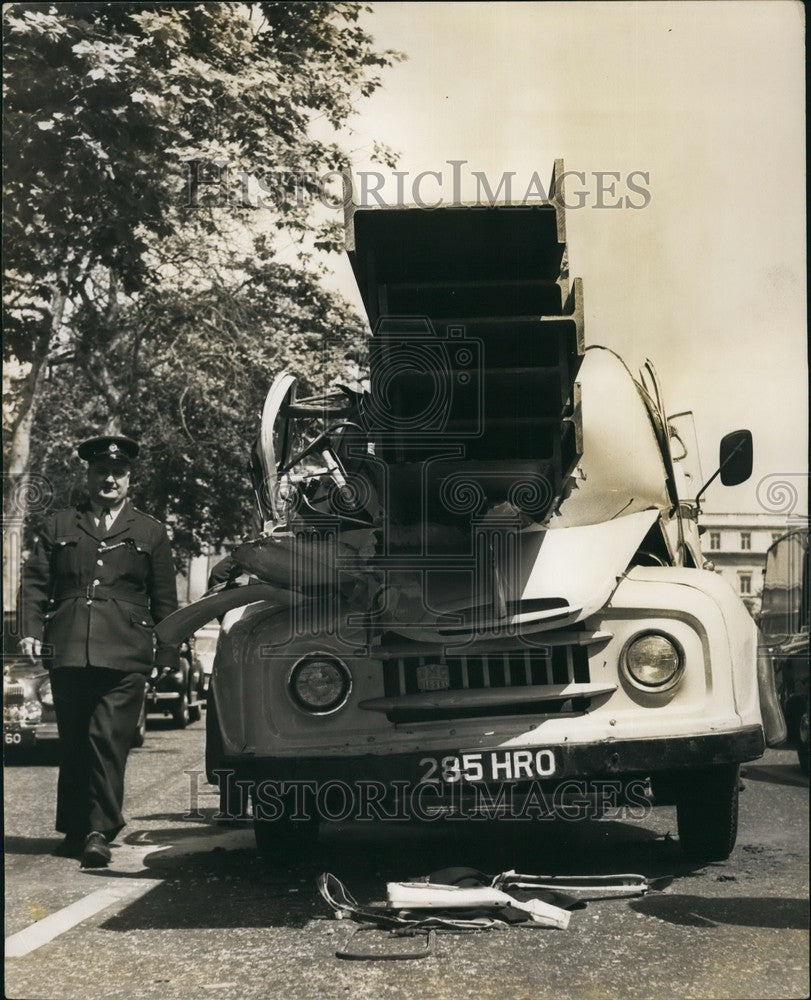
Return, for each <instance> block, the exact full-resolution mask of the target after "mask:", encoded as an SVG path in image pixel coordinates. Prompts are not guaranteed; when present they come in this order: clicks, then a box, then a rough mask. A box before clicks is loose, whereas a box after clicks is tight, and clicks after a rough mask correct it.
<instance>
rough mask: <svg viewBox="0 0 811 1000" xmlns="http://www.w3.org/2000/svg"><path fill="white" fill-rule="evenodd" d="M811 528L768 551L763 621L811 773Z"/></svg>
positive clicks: (794, 733)
mask: <svg viewBox="0 0 811 1000" xmlns="http://www.w3.org/2000/svg"><path fill="white" fill-rule="evenodd" d="M808 535H809V532H808V528H796V529H794V530H793V531H789V532H787V533H786V534H785V535H783V537H782V538H778V539H777V541H776V542H774V544H773V545H772V546H771V548H770V549H769V551H768V553H767V554H766V569H765V571H764V577H763V594H762V599H761V609H760V616H759V619H758V620H759V624H760V628H761V631H762V632H763V635H764V638H765V641H766V643H767V644H768V655H769V656H770V658H771V663H772V667H773V669H774V672H775V677H776V680H777V689H778V692H779V695H780V701H781V704H782V706H783V713H784V714H785V717H786V726H787V728H788V738H789V743H790V744H791V745H792V746H793V747H795V748H796V750H797V757H798V759H799V763H800V767H801V768H802V770H803V773H805V774H808V690H809V689H808V670H809V658H810V657H811V647H809V638H808V625H809V616H811V591H810V590H809V549H808Z"/></svg>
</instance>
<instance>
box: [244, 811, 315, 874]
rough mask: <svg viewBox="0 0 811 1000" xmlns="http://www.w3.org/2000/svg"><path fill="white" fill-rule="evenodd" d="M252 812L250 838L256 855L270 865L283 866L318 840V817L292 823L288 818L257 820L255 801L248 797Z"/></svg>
mask: <svg viewBox="0 0 811 1000" xmlns="http://www.w3.org/2000/svg"><path fill="white" fill-rule="evenodd" d="M251 803H252V806H253V811H254V818H253V835H254V839H255V841H256V850H257V852H258V853H259V856H260V857H261V858H263V859H264V860H265V861H267V862H270V863H271V864H286V863H288V862H289V861H290V860H291V858H298V857H300V856H301V855H302V854H304V853H305V852H306V851H307V850H308V848H310V847H311V846H312V845H313V844H314V843H315V842H316V840H318V817H317V816H310V817H308V818H307V819H302V820H292V819H290V818H289V817H288V816H280V817H278V818H277V819H261V818H260V817H258V816H256V800H255V799H254V797H253V795H251Z"/></svg>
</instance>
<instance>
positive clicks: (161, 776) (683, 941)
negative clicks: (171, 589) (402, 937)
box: [5, 720, 809, 1000]
mask: <svg viewBox="0 0 811 1000" xmlns="http://www.w3.org/2000/svg"><path fill="white" fill-rule="evenodd" d="M203 751H204V723H203V722H201V723H196V724H194V725H192V726H190V727H189V728H188V729H186V730H184V731H179V730H175V729H172V728H170V727H169V724H168V722H164V721H163V720H155V721H154V722H151V723H150V730H149V732H148V734H147V742H146V745H145V746H144V747H143V748H142V749H141V750H138V751H135V752H134V753H133V755H132V756H131V758H130V764H129V771H128V786H127V801H126V806H125V812H126V815H127V818H128V820H129V825H128V827H127V828H126V830H125V831H124V833H123V834H122V836H121V838H120V839H121V843H120V846H118V847H116V848H115V849H114V856H113V863H112V865H111V867H110V868H109V869H107V870H103V871H87V872H82V871H80V870H79V867H78V863H77V862H75V861H71V860H66V859H60V858H55V857H52V856H51V854H50V852H51V851H52V850H53V848H54V847H55V846H56V844H57V843H58V837H57V835H56V834H55V833H54V832H53V828H52V822H53V803H54V799H55V790H56V768H55V767H54V766H53V762H52V759H50V760H49V758H48V757H47V756H44V757H43V756H38V757H37V758H36V759H35V760H34V761H27V762H21V763H16V762H12V763H11V764H10V766H8V767H7V768H6V770H5V810H6V811H5V833H6V955H7V957H6V995H7V996H9V997H21V998H22V997H24V998H29V1000H33V998H40V997H42V998H54V1000H57V998H58V1000H74V998H75V1000H84V998H85V997H88V996H92V997H94V998H98V1000H113V998H115V1000H148V998H160V1000H175V998H177V1000H184V998H192V997H194V998H198V997H205V996H209V995H210V996H212V997H217V998H221V1000H231V998H233V1000H250V998H254V997H255V998H268V997H270V998H275V997H283V998H285V1000H310V998H312V1000H316V998H318V1000H321V998H325V997H330V998H334V997H351V998H364V1000H366V998H368V1000H379V998H387V1000H400V998H422V997H428V996H430V997H438V998H441V1000H444V998H448V1000H450V998H463V997H472V998H477V1000H478V998H491V997H492V998H494V1000H495V998H498V1000H534V998H541V997H549V998H555V1000H565V998H572V1000H596V998H614V997H616V998H632V997H639V998H645V1000H653V998H655V1000H660V998H661V1000H665V998H674V1000H675V998H678V1000H682V998H687V997H707V998H721V997H730V998H742V997H751V998H758V997H768V998H776V997H780V998H782V997H803V996H807V995H808V977H809V973H808V881H807V878H808V832H807V810H808V782H807V780H806V779H805V778H804V777H803V776H802V775H801V773H800V770H799V768H798V767H797V764H796V758H795V756H794V755H793V754H792V753H791V752H789V751H769V752H768V753H767V755H766V756H765V757H764V758H763V759H762V760H761V761H758V762H756V763H754V764H750V765H749V766H748V768H747V771H746V775H745V778H744V782H745V790H744V792H743V793H742V796H741V829H740V833H739V838H738V845H737V847H736V849H735V851H734V853H733V855H732V857H731V858H730V859H729V861H727V862H724V863H718V864H708V865H696V864H691V863H688V862H686V861H685V860H684V859H683V858H682V857H681V856H680V853H679V849H678V843H677V840H676V823H675V811H674V810H673V809H671V808H660V809H655V810H653V811H652V812H651V813H650V814H649V815H647V816H646V817H644V818H643V819H641V820H633V819H631V818H629V817H624V818H623V817H614V818H607V819H603V820H600V821H591V822H580V823H560V822H558V823H554V824H551V825H550V824H549V823H537V822H536V823H532V822H530V823H512V824H501V825H498V824H492V823H487V824H477V823H470V822H468V823H459V822H455V821H449V820H446V821H441V822H437V823H434V824H431V825H430V826H428V827H427V828H426V827H414V826H410V825H403V824H400V823H393V824H379V823H378V824H368V823H355V824H351V823H350V824H345V825H338V826H329V827H328V828H327V829H326V830H325V831H324V833H323V834H322V836H321V838H320V840H319V842H318V843H317V844H316V845H314V846H313V847H312V848H310V849H308V850H307V851H306V853H305V855H304V857H303V859H302V860H300V861H298V862H296V863H294V864H289V863H285V861H284V860H283V859H280V863H278V864H275V865H274V864H267V863H264V862H262V861H260V859H259V858H258V857H257V855H256V852H255V850H254V844H253V836H252V832H251V830H250V828H249V827H247V826H246V825H245V824H238V823H232V824H230V825H225V826H224V825H222V824H217V823H214V822H213V821H212V816H213V814H214V812H215V806H216V800H215V799H214V798H212V797H211V795H210V794H208V793H210V792H211V791H212V789H211V788H210V786H208V785H206V784H204V783H200V784H199V787H198V788H197V793H195V792H194V787H195V783H196V782H203V780H204V779H202V777H201V775H200V772H201V771H202V768H203ZM186 772H191V774H188V773H186ZM201 817H202V818H201ZM448 865H469V866H472V867H475V868H478V869H480V870H483V871H486V872H492V873H495V872H499V871H504V870H508V869H515V870H517V871H523V872H533V873H546V874H548V873H553V874H554V873H561V874H562V873H584V874H588V873H593V874H598V873H617V872H638V873H641V874H643V875H646V876H648V877H649V878H650V879H657V880H659V881H657V882H656V883H654V886H655V888H654V891H652V892H651V893H649V894H648V895H647V896H646V897H644V898H641V899H636V900H634V899H630V900H629V899H626V900H611V901H602V902H597V903H590V904H588V906H587V907H586V908H585V909H581V910H576V911H574V912H573V914H572V918H571V923H570V925H569V928H568V930H565V931H560V930H547V929H540V928H527V927H512V928H509V929H506V930H498V931H495V930H494V931H487V932H480V933H476V934H467V935H447V934H443V935H441V936H438V937H437V939H436V942H435V946H434V952H433V954H432V955H431V956H430V957H428V958H425V959H422V960H420V961H399V962H395V961H374V962H348V961H342V960H340V959H338V958H336V957H335V951H336V949H340V948H341V947H343V946H344V945H345V944H346V943H347V941H348V939H349V936H350V934H351V933H352V932H353V930H354V929H355V927H356V925H354V924H352V923H351V922H349V921H338V920H335V919H332V917H331V913H330V911H329V910H328V908H327V907H326V905H325V904H324V903H323V901H322V900H321V898H320V897H319V895H318V893H317V891H316V887H315V881H316V877H317V876H318V874H319V873H320V872H322V871H331V872H333V873H335V874H336V875H337V876H338V877H339V878H340V879H341V880H342V881H343V882H344V884H345V885H346V886H347V887H348V888H349V890H350V891H351V892H352V893H353V895H354V896H355V897H356V899H358V900H359V901H361V902H367V901H370V900H375V899H382V898H384V896H385V883H386V882H387V881H393V880H398V881H399V880H403V879H406V878H409V877H412V876H419V875H423V874H427V873H428V872H430V871H433V870H436V869H439V868H442V867H446V866H448ZM380 945H381V942H380V940H379V938H376V939H375V940H374V941H370V947H379V946H380ZM383 945H384V946H385V947H387V948H388V947H389V946H390V943H389V942H383Z"/></svg>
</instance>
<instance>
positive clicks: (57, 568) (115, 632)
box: [18, 502, 178, 674]
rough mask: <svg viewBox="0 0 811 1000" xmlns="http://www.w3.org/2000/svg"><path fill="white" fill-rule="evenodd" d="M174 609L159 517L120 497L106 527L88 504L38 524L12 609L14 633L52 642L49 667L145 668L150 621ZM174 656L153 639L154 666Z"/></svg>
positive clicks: (173, 662) (149, 658)
mask: <svg viewBox="0 0 811 1000" xmlns="http://www.w3.org/2000/svg"><path fill="white" fill-rule="evenodd" d="M176 608H177V588H176V584H175V568H174V563H173V561H172V550H171V547H170V544H169V538H168V536H167V534H166V529H165V527H164V526H163V525H162V524H161V523H160V521H157V520H155V518H154V517H150V516H149V515H148V514H144V513H142V512H141V511H140V510H136V508H135V507H133V506H132V505H131V504H130V503H129V502H125V504H124V506H123V508H122V509H121V510H120V511H119V513H118V516H117V517H116V519H115V521H114V523H113V525H112V527H111V528H110V530H109V531H105V529H104V527H103V526H101V527H98V528H97V527H96V525H95V521H94V517H93V512H92V508H91V506H90V504H89V503H88V504H86V505H82V506H79V507H71V508H68V509H67V510H62V511H59V512H58V513H56V514H53V515H51V516H50V517H49V518H48V519H47V521H46V522H45V525H44V527H43V529H42V532H41V533H40V536H39V538H38V539H37V543H36V546H35V547H34V550H33V552H32V553H31V556H30V557H29V559H28V561H27V562H26V564H25V567H24V568H23V572H22V582H21V585H20V598H19V609H18V615H19V622H20V629H21V633H20V634H21V635H23V636H31V637H33V638H35V639H41V640H42V641H43V643H44V644H45V645H47V646H50V647H52V650H53V656H52V659H50V660H47V659H46V664H47V665H48V666H49V667H52V668H57V667H84V666H93V667H110V668H112V669H114V670H122V671H126V672H135V673H143V674H148V673H150V672H151V670H152V665H153V640H152V626H153V625H154V624H156V623H157V622H159V621H160V620H161V619H162V618H165V617H166V615H168V614H170V613H171V612H172V611H174V610H175V609H176ZM48 652H49V651H48V650H45V649H44V650H43V655H44V656H47V654H48ZM177 657H178V654H177V648H176V647H175V646H165V645H162V644H160V643H158V646H157V650H156V652H155V656H154V662H155V664H156V665H157V666H169V667H173V668H176V667H177V663H178V658H177Z"/></svg>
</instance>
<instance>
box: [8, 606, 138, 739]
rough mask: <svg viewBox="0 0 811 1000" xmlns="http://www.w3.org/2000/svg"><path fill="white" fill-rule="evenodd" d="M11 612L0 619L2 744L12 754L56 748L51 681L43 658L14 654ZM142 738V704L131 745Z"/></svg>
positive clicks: (56, 730)
mask: <svg viewBox="0 0 811 1000" xmlns="http://www.w3.org/2000/svg"><path fill="white" fill-rule="evenodd" d="M17 639H18V636H17V635H16V634H15V628H14V613H13V612H5V613H4V616H3V745H4V746H5V747H6V748H7V749H9V750H12V751H25V750H30V749H32V748H33V747H35V746H41V745H50V746H56V745H58V742H59V731H58V729H57V725H56V713H55V711H54V703H53V694H52V692H51V680H50V675H49V673H48V670H47V659H40V660H37V661H36V662H32V661H31V660H29V659H28V657H24V656H21V655H19V654H18V653H17V652H16V649H17ZM145 737H146V703H144V705H142V706H141V713H140V716H139V719H138V724H137V725H136V727H135V732H134V733H133V737H132V745H133V746H134V747H141V746H143V745H144V739H145Z"/></svg>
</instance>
